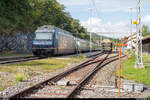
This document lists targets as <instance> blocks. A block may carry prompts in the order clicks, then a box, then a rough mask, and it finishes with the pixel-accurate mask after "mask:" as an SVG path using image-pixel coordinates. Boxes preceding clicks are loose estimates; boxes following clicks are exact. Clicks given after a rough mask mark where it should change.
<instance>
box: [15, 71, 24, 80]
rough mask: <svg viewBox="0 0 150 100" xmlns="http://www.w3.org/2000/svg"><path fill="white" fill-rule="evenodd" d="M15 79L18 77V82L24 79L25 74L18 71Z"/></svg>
mask: <svg viewBox="0 0 150 100" xmlns="http://www.w3.org/2000/svg"><path fill="white" fill-rule="evenodd" d="M15 79H16V81H17V82H21V81H22V80H23V79H24V74H22V73H17V74H16V75H15Z"/></svg>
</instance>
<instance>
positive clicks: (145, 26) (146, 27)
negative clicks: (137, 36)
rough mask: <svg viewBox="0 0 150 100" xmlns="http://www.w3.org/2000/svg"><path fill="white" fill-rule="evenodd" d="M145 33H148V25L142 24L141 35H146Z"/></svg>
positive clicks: (149, 32) (149, 31) (149, 33)
mask: <svg viewBox="0 0 150 100" xmlns="http://www.w3.org/2000/svg"><path fill="white" fill-rule="evenodd" d="M147 35H150V30H149V27H148V26H147V25H143V26H142V36H147Z"/></svg>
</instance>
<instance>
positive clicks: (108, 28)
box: [81, 17, 135, 37]
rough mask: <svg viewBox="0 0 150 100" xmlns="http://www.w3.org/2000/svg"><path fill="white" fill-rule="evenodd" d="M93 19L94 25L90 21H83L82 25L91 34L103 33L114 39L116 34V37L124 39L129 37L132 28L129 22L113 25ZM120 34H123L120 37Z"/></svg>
mask: <svg viewBox="0 0 150 100" xmlns="http://www.w3.org/2000/svg"><path fill="white" fill-rule="evenodd" d="M91 19H92V24H90V19H88V20H87V21H81V25H82V26H84V27H85V28H87V30H88V31H89V32H95V33H103V34H104V33H105V34H104V35H106V36H110V37H112V36H113V35H114V34H116V37H123V36H127V35H129V31H130V27H129V23H128V21H120V22H118V23H111V22H107V23H103V22H102V20H101V19H99V18H96V17H93V18H91ZM134 31H135V29H134ZM106 33H109V34H106ZM112 33H114V34H112ZM118 33H122V34H119V35H118Z"/></svg>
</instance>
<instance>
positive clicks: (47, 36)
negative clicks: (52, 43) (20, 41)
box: [35, 32, 52, 40]
mask: <svg viewBox="0 0 150 100" xmlns="http://www.w3.org/2000/svg"><path fill="white" fill-rule="evenodd" d="M35 39H36V40H52V33H42V32H38V33H36V37H35Z"/></svg>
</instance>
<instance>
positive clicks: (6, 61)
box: [0, 56, 42, 65]
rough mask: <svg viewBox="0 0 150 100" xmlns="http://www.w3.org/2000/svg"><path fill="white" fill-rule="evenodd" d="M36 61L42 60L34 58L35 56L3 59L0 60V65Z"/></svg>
mask: <svg viewBox="0 0 150 100" xmlns="http://www.w3.org/2000/svg"><path fill="white" fill-rule="evenodd" d="M37 59H42V58H40V57H35V56H25V57H22V56H21V57H19V56H18V57H4V58H0V65H9V64H16V63H19V62H25V61H30V60H37Z"/></svg>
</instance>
